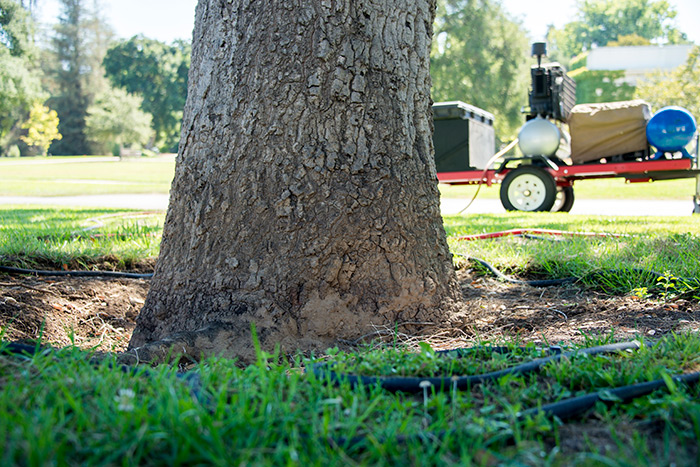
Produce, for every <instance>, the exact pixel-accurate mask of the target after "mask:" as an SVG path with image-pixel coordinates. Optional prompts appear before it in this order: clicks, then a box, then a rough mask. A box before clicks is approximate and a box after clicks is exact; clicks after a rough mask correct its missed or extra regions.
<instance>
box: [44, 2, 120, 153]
mask: <svg viewBox="0 0 700 467" xmlns="http://www.w3.org/2000/svg"><path fill="white" fill-rule="evenodd" d="M60 1H61V6H62V12H61V15H60V16H59V21H58V24H57V25H56V26H55V28H54V36H53V40H52V44H53V48H52V59H51V62H50V69H49V70H47V72H48V74H49V75H50V76H51V78H52V80H53V81H54V84H53V86H52V87H53V88H54V93H52V97H51V100H50V101H49V103H50V106H51V107H52V108H55V109H56V111H57V112H58V116H59V119H60V127H59V131H60V132H61V134H62V135H63V139H62V140H60V141H57V142H55V143H54V144H53V145H52V146H51V152H52V153H53V154H90V153H91V152H92V151H91V147H90V145H89V144H88V138H87V135H86V123H85V119H86V117H87V109H88V107H89V106H90V104H91V103H92V101H93V99H94V97H95V95H96V94H97V93H99V92H101V91H104V89H105V88H106V87H107V85H108V84H107V82H106V80H105V79H104V77H103V75H104V70H103V69H102V65H101V64H102V59H103V58H104V54H105V52H106V48H107V44H108V42H109V38H110V37H111V35H112V33H111V30H110V29H109V27H108V26H107V25H106V24H105V23H104V22H103V21H102V20H101V19H100V17H99V16H98V14H97V12H96V11H97V9H98V8H99V2H97V1H95V2H94V3H93V8H94V9H90V8H89V5H88V2H87V0H60Z"/></svg>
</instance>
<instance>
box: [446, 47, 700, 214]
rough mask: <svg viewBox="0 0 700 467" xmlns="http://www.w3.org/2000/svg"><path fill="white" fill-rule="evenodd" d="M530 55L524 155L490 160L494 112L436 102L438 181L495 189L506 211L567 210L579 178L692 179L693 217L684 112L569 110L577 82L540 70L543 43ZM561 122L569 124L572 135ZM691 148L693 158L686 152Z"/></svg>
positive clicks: (697, 172)
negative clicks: (532, 63) (533, 59)
mask: <svg viewBox="0 0 700 467" xmlns="http://www.w3.org/2000/svg"><path fill="white" fill-rule="evenodd" d="M532 51H533V55H535V56H537V66H533V67H532V69H531V81H532V88H531V90H530V94H529V108H528V110H527V112H526V123H525V124H524V125H523V126H522V127H521V129H520V132H519V134H518V145H519V147H520V150H521V152H522V154H523V155H522V156H505V157H502V158H501V157H499V156H498V155H497V156H496V157H492V154H493V152H494V149H495V134H494V129H493V120H494V117H493V115H492V114H490V113H488V112H486V111H484V110H481V109H479V108H477V107H474V106H471V105H468V104H465V103H463V102H459V101H454V102H441V103H436V104H434V105H433V119H434V124H435V132H434V136H433V141H434V144H435V163H436V167H437V175H438V180H439V181H440V183H446V184H453V185H457V184H461V185H465V184H466V185H481V184H485V185H488V186H491V185H493V184H495V183H500V184H501V188H500V197H501V203H502V204H503V207H504V208H505V209H506V210H508V211H561V212H568V211H570V210H571V208H572V206H573V204H574V190H573V184H574V182H575V181H577V180H590V179H599V178H624V179H626V180H627V181H628V182H631V183H637V182H649V181H654V180H672V179H682V178H696V180H697V183H696V190H695V196H694V197H693V200H694V206H695V208H694V211H693V212H694V213H700V167H699V166H698V146H700V144H699V143H700V141H699V139H700V138H699V137H698V133H697V123H696V121H695V119H694V118H693V116H692V115H691V114H690V113H689V112H687V111H686V110H685V109H682V108H680V107H666V108H664V109H661V110H660V111H658V112H657V113H656V114H654V115H653V116H651V111H650V109H649V106H648V104H646V103H645V102H643V101H640V100H635V101H626V102H611V103H603V104H586V105H579V106H575V105H574V103H575V100H576V84H575V82H574V81H573V80H572V79H571V78H569V77H568V76H567V75H566V71H565V70H564V69H563V68H562V67H561V66H560V65H559V64H558V63H548V64H542V62H541V60H542V57H543V56H545V55H546V46H545V44H544V43H535V44H533V47H532ZM562 123H568V125H569V128H570V131H571V136H570V137H569V135H568V134H566V132H564V131H563V130H562V129H561V128H560V127H561V124H562ZM693 142H694V145H695V148H694V150H693V154H691V153H690V152H689V151H688V150H687V147H688V146H690V145H691V144H692V143H693ZM651 146H653V147H654V148H656V151H655V152H654V151H652V149H651ZM497 159H500V161H499V162H496V160H497Z"/></svg>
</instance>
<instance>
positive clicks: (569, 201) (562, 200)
mask: <svg viewBox="0 0 700 467" xmlns="http://www.w3.org/2000/svg"><path fill="white" fill-rule="evenodd" d="M573 206H574V187H572V186H558V187H557V196H556V197H555V198H554V205H553V206H552V209H551V211H552V212H569V211H571V208H572V207H573Z"/></svg>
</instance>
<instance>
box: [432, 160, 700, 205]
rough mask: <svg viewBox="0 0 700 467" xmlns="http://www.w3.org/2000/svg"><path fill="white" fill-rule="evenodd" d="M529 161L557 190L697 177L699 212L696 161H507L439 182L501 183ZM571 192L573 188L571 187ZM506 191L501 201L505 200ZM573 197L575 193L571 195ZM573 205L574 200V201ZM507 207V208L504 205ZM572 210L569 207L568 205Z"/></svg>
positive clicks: (443, 175) (698, 197) (446, 175)
mask: <svg viewBox="0 0 700 467" xmlns="http://www.w3.org/2000/svg"><path fill="white" fill-rule="evenodd" d="M518 160H519V161H522V160H529V161H531V162H532V163H533V165H535V166H536V167H539V168H540V169H542V170H544V171H546V172H548V173H549V174H550V175H551V176H552V178H553V179H554V182H555V183H556V186H557V187H562V188H564V187H571V186H572V185H573V183H574V182H575V181H576V180H590V179H599V178H625V179H626V180H627V181H628V182H630V183H639V182H649V181H653V180H673V179H682V178H697V180H698V183H697V184H696V192H695V196H694V198H693V199H694V202H695V209H694V211H693V212H694V213H700V205H699V203H700V169H699V168H698V164H697V157H696V158H695V159H688V158H682V159H660V160H649V161H630V162H596V163H589V164H576V165H565V164H556V163H555V162H553V161H552V160H550V159H549V158H547V157H542V156H539V157H534V158H525V159H522V158H519V159H514V158H506V159H505V160H504V162H503V163H502V164H501V165H500V167H498V168H494V169H486V170H469V171H464V172H438V174H437V176H438V181H439V182H440V183H445V184H449V185H482V184H484V185H487V186H491V185H493V184H496V183H501V182H503V181H504V179H506V177H507V176H508V174H509V173H511V172H512V171H515V170H518V169H521V168H522V167H524V166H525V167H527V166H528V165H527V164H520V165H518V166H517V167H512V168H511V167H508V164H509V163H510V162H513V161H518ZM569 189H570V188H569ZM503 196H504V195H503V191H502V193H501V200H502V201H503ZM572 196H573V193H572ZM572 203H573V201H572ZM504 207H506V209H508V207H507V206H506V203H505V202H504ZM569 209H570V206H569Z"/></svg>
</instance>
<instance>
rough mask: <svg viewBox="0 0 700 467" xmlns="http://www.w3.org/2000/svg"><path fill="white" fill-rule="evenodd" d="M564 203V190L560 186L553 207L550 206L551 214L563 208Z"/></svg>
mask: <svg viewBox="0 0 700 467" xmlns="http://www.w3.org/2000/svg"><path fill="white" fill-rule="evenodd" d="M565 202H566V194H565V193H564V189H563V188H562V187H560V186H558V187H557V197H556V198H554V205H553V206H552V209H550V211H552V212H559V210H560V209H561V208H562V207H564V203H565Z"/></svg>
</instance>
